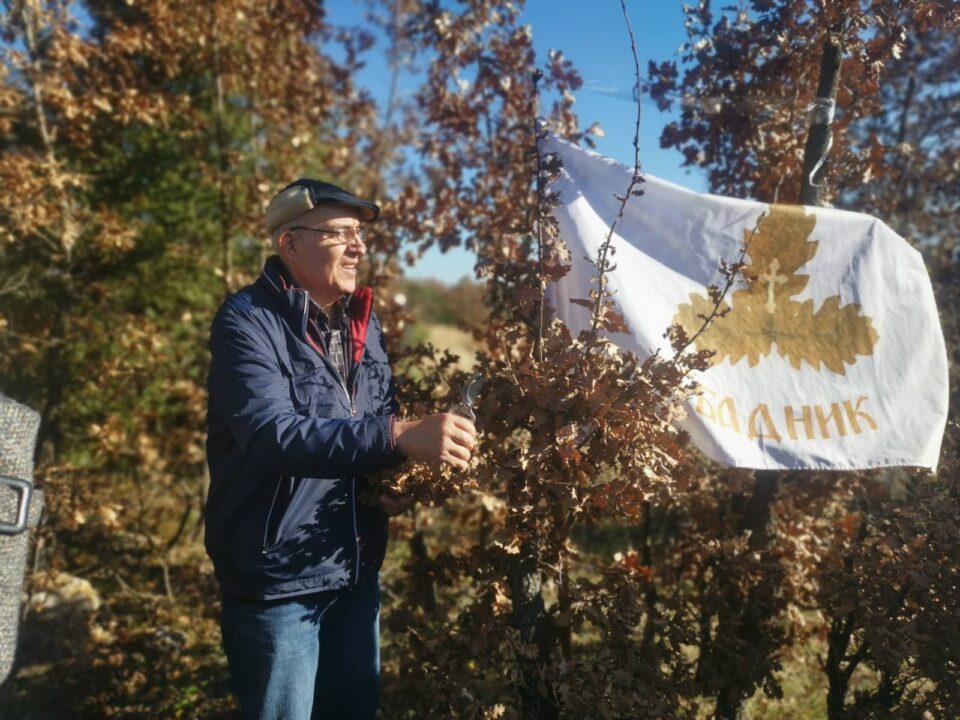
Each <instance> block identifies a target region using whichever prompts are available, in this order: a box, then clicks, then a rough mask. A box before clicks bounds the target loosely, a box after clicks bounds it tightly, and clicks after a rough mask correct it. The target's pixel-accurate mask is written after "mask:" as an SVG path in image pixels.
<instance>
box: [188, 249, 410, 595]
mask: <svg viewBox="0 0 960 720" xmlns="http://www.w3.org/2000/svg"><path fill="white" fill-rule="evenodd" d="M349 306H350V325H351V334H352V345H353V363H352V365H353V370H352V372H351V373H350V377H349V378H346V379H345V380H341V378H340V375H339V373H337V371H336V370H335V369H334V367H333V365H332V363H331V362H330V361H329V360H328V359H327V358H326V357H325V356H324V355H323V353H322V352H319V351H318V350H317V349H315V348H314V347H313V346H312V345H310V344H309V343H308V339H307V335H306V332H307V308H308V298H307V293H306V291H305V290H302V289H300V288H296V287H292V286H290V285H289V284H287V283H286V281H285V280H284V276H283V273H282V271H281V266H280V260H279V258H277V257H272V258H270V259H269V260H268V261H267V263H266V265H265V266H264V269H263V273H262V274H261V275H260V277H259V279H258V280H257V281H256V282H255V283H253V284H252V285H249V286H247V287H245V288H244V289H242V290H240V291H239V292H237V293H236V294H234V295H232V296H230V297H229V298H228V299H227V300H226V301H225V302H224V303H223V305H222V306H221V307H220V309H219V311H218V312H217V314H216V317H215V318H214V320H213V325H212V328H211V334H210V351H211V355H212V361H211V366H210V375H209V377H208V387H209V392H210V394H209V407H208V435H207V461H208V463H209V466H210V493H209V496H208V499H207V504H206V508H205V511H204V517H205V522H206V535H205V543H206V547H207V552H208V554H209V555H210V557H211V558H212V560H213V565H214V570H215V573H216V576H217V580H218V581H219V583H220V587H221V589H222V591H223V593H224V594H226V595H231V596H236V597H242V598H251V599H259V600H269V599H275V598H280V597H288V596H293V595H301V594H305V593H310V592H315V591H318V590H328V589H333V588H339V587H344V586H346V585H352V584H356V583H357V582H359V580H360V579H361V577H363V576H364V575H369V574H373V573H375V572H376V571H377V570H378V569H379V567H380V565H381V564H382V562H383V556H384V552H385V550H386V542H387V517H386V515H385V514H384V513H383V512H382V511H381V510H380V509H379V508H376V507H372V506H370V505H368V504H366V503H364V502H362V500H361V498H360V494H361V492H362V490H363V488H364V479H363V476H364V475H365V474H367V473H372V472H375V471H378V470H383V469H386V468H389V467H392V466H395V465H397V464H399V463H400V462H401V461H402V459H403V458H402V455H401V454H400V452H399V451H398V450H397V449H396V448H395V447H393V445H392V442H391V432H390V424H391V415H392V414H395V413H396V412H397V404H396V399H395V396H394V386H393V376H392V374H391V371H390V365H389V364H388V361H387V352H386V348H385V346H384V340H383V334H382V331H381V329H380V324H379V322H378V321H377V317H376V315H375V314H373V312H372V306H373V293H372V291H371V290H370V288H358V289H357V290H356V291H355V292H354V293H353V294H352V295H351V296H350V298H349Z"/></svg>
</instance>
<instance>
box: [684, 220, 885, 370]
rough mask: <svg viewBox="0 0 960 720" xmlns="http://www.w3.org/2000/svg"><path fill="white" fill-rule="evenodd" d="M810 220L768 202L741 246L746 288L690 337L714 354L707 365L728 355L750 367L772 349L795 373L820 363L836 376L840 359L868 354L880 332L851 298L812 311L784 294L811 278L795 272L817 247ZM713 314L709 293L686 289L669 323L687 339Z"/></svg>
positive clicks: (834, 300)
mask: <svg viewBox="0 0 960 720" xmlns="http://www.w3.org/2000/svg"><path fill="white" fill-rule="evenodd" d="M816 222H817V219H816V217H815V216H813V215H806V214H805V213H804V212H803V208H802V207H800V206H793V205H772V206H771V207H770V213H769V215H768V216H767V217H766V218H764V220H763V222H762V223H761V224H760V227H759V229H758V230H757V232H756V234H755V235H754V236H753V239H752V240H751V241H750V245H749V247H748V248H747V255H748V257H749V262H748V263H747V264H746V266H745V267H744V268H743V271H742V274H743V277H744V278H745V279H746V285H747V286H746V287H745V288H742V289H740V290H737V291H735V292H734V293H733V294H732V295H731V296H730V302H729V303H728V302H727V301H726V300H724V301H723V302H722V303H721V305H720V310H721V316H720V317H717V318H715V319H714V320H713V321H712V322H711V323H710V325H708V326H707V329H706V330H704V332H703V333H702V334H701V335H700V336H699V337H698V338H697V340H696V344H697V346H698V347H699V348H700V349H707V350H713V351H714V355H713V357H712V358H711V360H710V362H711V363H712V364H717V363H720V362H723V360H724V359H728V360H729V361H730V364H731V365H736V364H737V363H738V362H740V360H741V359H743V358H744V357H745V358H747V362H748V363H749V364H750V366H751V367H753V366H754V365H756V364H757V363H758V362H760V358H761V357H765V356H767V355H769V354H770V352H771V351H772V350H773V347H774V346H776V349H777V352H778V353H779V355H780V357H783V358H786V359H787V360H788V361H789V362H790V365H791V366H792V367H793V368H795V369H796V370H799V369H800V368H801V366H802V364H803V362H804V361H806V362H807V363H809V364H810V366H811V367H812V368H813V369H814V370H818V371H819V370H820V366H821V364H822V365H824V366H826V367H827V368H829V369H830V370H832V371H833V372H835V373H838V374H841V375H842V374H844V373H845V365H844V363H848V364H850V365H853V364H854V363H855V362H856V361H857V357H858V356H860V355H864V356H866V355H870V354H871V353H872V352H873V348H874V346H875V345H876V343H877V340H878V338H879V336H878V335H877V331H876V330H875V329H874V327H873V322H872V320H871V319H870V318H869V317H867V316H865V315H860V306H859V305H857V304H856V303H848V304H847V305H843V306H842V307H841V305H840V296H839V295H831V296H830V297H828V298H826V299H825V300H824V301H823V303H822V304H821V305H820V308H819V309H818V310H817V311H816V312H814V309H813V301H812V300H804V301H798V300H793V299H791V298H792V297H793V296H794V295H796V294H797V293H799V292H800V291H801V290H803V289H804V288H805V287H806V286H807V282H808V281H809V279H810V278H809V275H805V274H801V273H800V272H799V271H800V268H802V267H803V266H804V265H805V264H806V263H807V262H808V261H809V260H810V259H811V258H813V256H814V255H815V254H816V252H817V245H818V243H817V241H815V240H810V239H809V237H810V234H811V233H812V232H813V228H814V225H815V224H816ZM748 237H749V233H748ZM712 311H713V301H712V300H711V299H710V298H709V297H707V296H706V295H701V294H698V293H691V294H690V300H689V302H688V303H684V304H682V305H680V306H679V307H678V308H677V314H676V316H675V317H674V319H673V321H674V323H676V324H678V325H680V326H681V327H682V328H683V329H684V331H685V332H686V333H687V336H688V337H693V335H695V334H696V332H697V331H698V330H699V329H700V328H701V327H702V326H703V318H705V317H708V316H709V315H710V313H711V312H712Z"/></svg>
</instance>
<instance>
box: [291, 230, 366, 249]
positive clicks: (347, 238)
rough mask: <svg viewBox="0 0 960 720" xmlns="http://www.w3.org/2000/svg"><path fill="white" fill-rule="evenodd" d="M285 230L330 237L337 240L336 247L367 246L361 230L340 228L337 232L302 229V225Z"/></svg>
mask: <svg viewBox="0 0 960 720" xmlns="http://www.w3.org/2000/svg"><path fill="white" fill-rule="evenodd" d="M287 229H288V230H306V231H308V232H315V233H324V234H326V235H329V236H331V237H335V238H337V240H338V242H337V243H336V244H337V245H352V244H354V243H359V244H360V245H363V246H364V247H366V245H367V243H366V241H365V236H364V232H363V230H362V229H361V228H341V229H337V230H331V229H329V228H312V227H304V226H302V225H297V226H294V227H291V228H287ZM331 244H334V243H331Z"/></svg>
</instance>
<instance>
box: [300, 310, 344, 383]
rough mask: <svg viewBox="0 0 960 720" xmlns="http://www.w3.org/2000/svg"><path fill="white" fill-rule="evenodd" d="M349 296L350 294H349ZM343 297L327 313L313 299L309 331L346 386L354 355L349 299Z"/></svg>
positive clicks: (308, 319) (308, 322)
mask: <svg viewBox="0 0 960 720" xmlns="http://www.w3.org/2000/svg"><path fill="white" fill-rule="evenodd" d="M348 297H349V296H348ZM348 297H343V298H341V299H340V300H337V302H335V303H334V304H333V305H332V306H331V307H330V315H327V313H325V312H324V311H323V308H321V307H320V306H319V305H317V304H316V303H315V302H314V301H313V300H311V301H310V309H309V310H308V311H307V332H308V333H309V334H310V336H311V338H312V339H313V340H314V342H316V343H317V344H318V345H319V346H320V347H321V348H323V352H324V354H325V355H326V356H327V358H328V359H329V360H330V362H331V363H333V367H335V368H336V370H337V372H338V373H339V374H340V379H341V380H343V385H344V387H346V385H347V381H348V379H349V378H350V371H351V370H352V369H353V368H352V367H351V360H352V356H351V353H350V321H349V318H348V316H347V300H348Z"/></svg>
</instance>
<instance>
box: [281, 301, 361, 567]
mask: <svg viewBox="0 0 960 720" xmlns="http://www.w3.org/2000/svg"><path fill="white" fill-rule="evenodd" d="M308 304H309V300H308V299H307V297H306V292H304V298H303V320H302V324H301V328H300V329H301V332H302V333H303V336H304V337H305V338H307V340H308V344H310V345H312V343H309V338H310V336H309V335H308V334H307V313H308V308H307V306H308ZM319 355H320V357H321V358H322V360H323V362H325V363H326V364H327V366H328V367H329V368H330V370H332V371H333V376H334V377H335V378H336V379H337V381H338V383H339V385H340V389H341V390H343V394H344V395H345V396H346V397H347V402H349V403H350V415H351V417H356V416H357V406H356V405H355V404H354V402H353V395H351V394H350V391H349V390H348V389H347V383H346V381H345V380H344V379H343V378H342V377H340V373H339V371H338V370H337V369H336V368H335V367H334V366H333V363H332V362H331V361H330V358H328V357H327V355H326V353H322V352H321V353H319ZM356 377H357V378H359V373H357V375H356ZM279 489H280V486H279V485H277V490H279ZM274 501H276V494H275V495H274ZM350 504H351V506H352V509H353V543H354V547H355V548H356V556H355V557H356V560H355V561H354V563H353V570H354V571H353V584H354V586H356V585H359V584H360V536H359V535H358V534H357V533H358V532H359V530H358V528H357V479H356V478H355V477H351V478H350ZM272 509H273V506H272V504H271V510H272ZM267 519H268V522H267V527H269V526H270V523H269V516H268V518H267ZM264 542H266V530H264ZM263 552H264V554H266V552H267V551H266V548H264V550H263Z"/></svg>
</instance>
